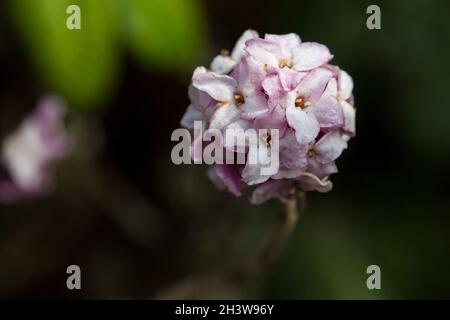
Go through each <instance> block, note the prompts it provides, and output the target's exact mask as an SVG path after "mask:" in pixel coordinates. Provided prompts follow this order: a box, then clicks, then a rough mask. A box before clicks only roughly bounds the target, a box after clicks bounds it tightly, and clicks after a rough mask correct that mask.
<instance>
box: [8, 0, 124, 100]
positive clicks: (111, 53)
mask: <svg viewBox="0 0 450 320" xmlns="http://www.w3.org/2000/svg"><path fill="white" fill-rule="evenodd" d="M72 4H74V5H78V6H79V7H80V9H81V29H80V30H69V29H68V28H67V26H66V20H67V18H68V17H69V16H70V15H69V14H67V13H66V9H67V7H68V6H69V5H72ZM10 5H11V9H12V10H13V17H14V20H15V22H16V23H17V26H18V27H19V29H20V34H21V36H22V37H23V40H24V43H25V45H26V48H27V49H28V53H29V57H30V58H31V59H32V60H33V63H34V65H35V66H36V69H37V72H38V74H39V76H41V77H42V79H43V80H44V81H45V82H46V84H47V85H48V87H49V89H51V90H54V91H56V92H58V93H60V94H62V95H63V96H64V97H65V98H66V99H67V100H68V101H69V104H70V105H71V106H72V107H82V108H93V107H96V106H98V105H99V104H100V103H101V102H102V100H103V99H104V98H105V97H106V96H107V95H108V93H109V91H110V90H111V89H112V88H113V85H114V82H115V80H116V73H117V71H118V70H117V69H118V57H119V50H117V45H118V38H119V37H118V36H119V30H118V28H117V27H118V23H117V22H118V16H117V12H115V11H114V10H115V9H117V7H114V6H112V5H111V2H110V1H109V0H11V1H10Z"/></svg>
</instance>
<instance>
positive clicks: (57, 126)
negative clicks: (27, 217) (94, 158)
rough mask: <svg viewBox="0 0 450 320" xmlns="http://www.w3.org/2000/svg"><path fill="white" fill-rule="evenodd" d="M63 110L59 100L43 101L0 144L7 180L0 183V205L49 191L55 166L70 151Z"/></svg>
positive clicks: (45, 99) (48, 98) (47, 98)
mask: <svg viewBox="0 0 450 320" xmlns="http://www.w3.org/2000/svg"><path fill="white" fill-rule="evenodd" d="M64 110H65V108H64V105H63V103H62V101H61V100H60V99H59V98H57V97H46V98H44V99H43V100H41V101H40V102H39V104H38V106H37V108H36V110H35V111H34V112H33V113H32V114H31V115H30V116H29V117H28V118H26V119H25V120H24V121H23V123H22V124H21V125H20V126H19V128H18V129H17V130H16V131H15V132H13V133H12V134H11V135H10V136H8V137H7V138H6V139H5V140H4V141H3V144H2V148H1V161H2V164H3V165H4V167H5V168H6V169H7V172H8V174H9V179H6V180H1V181H0V201H2V202H13V201H17V200H22V199H26V198H32V197H36V196H44V195H47V194H48V193H49V192H50V191H51V190H52V188H53V184H54V183H53V168H54V165H55V164H56V163H57V162H59V161H60V160H61V159H62V158H64V157H65V156H66V155H67V153H68V151H69V145H68V142H67V137H66V132H65V128H64V126H63V122H62V118H63V116H64Z"/></svg>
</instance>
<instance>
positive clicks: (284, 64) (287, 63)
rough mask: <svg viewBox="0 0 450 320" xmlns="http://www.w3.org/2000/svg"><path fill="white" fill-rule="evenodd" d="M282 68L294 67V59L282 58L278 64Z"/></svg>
mask: <svg viewBox="0 0 450 320" xmlns="http://www.w3.org/2000/svg"><path fill="white" fill-rule="evenodd" d="M278 66H279V67H280V69H283V68H284V67H288V68H292V61H291V60H290V59H282V60H281V61H280V63H279V65H278Z"/></svg>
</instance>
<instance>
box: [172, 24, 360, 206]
mask: <svg viewBox="0 0 450 320" xmlns="http://www.w3.org/2000/svg"><path fill="white" fill-rule="evenodd" d="M332 58H333V56H332V54H331V53H330V51H329V50H328V48H327V47H326V46H324V45H322V44H318V43H312V42H302V41H301V40H300V37H299V36H298V35H296V34H292V33H291V34H286V35H271V34H267V35H265V37H264V38H260V37H259V35H258V33H257V32H255V31H252V30H248V31H246V32H244V34H243V35H242V36H241V38H240V39H239V40H238V42H237V44H236V45H235V48H234V49H233V50H232V53H231V55H229V54H228V53H226V52H223V53H222V54H221V55H219V56H217V57H216V58H215V59H214V61H213V62H212V64H211V69H210V70H208V69H206V68H204V67H199V68H197V69H196V70H195V71H194V74H193V76H192V83H191V86H190V88H189V97H190V100H191V105H190V106H189V107H188V109H187V111H186V113H185V115H184V116H183V119H182V121H181V124H182V126H183V127H185V128H187V129H192V128H193V127H194V121H202V124H203V128H204V129H205V130H207V129H217V130H221V131H222V132H224V131H225V130H226V129H230V128H232V129H236V128H240V129H243V130H246V129H249V128H252V129H256V130H261V129H265V130H270V129H277V130H278V137H277V138H278V139H279V143H278V145H279V148H278V149H277V152H278V154H279V167H278V170H277V171H276V172H273V173H270V174H263V173H261V170H258V169H259V168H260V166H258V164H256V165H255V164H253V163H250V162H249V159H250V155H249V153H250V150H252V144H251V143H246V144H245V147H246V148H245V150H244V151H243V152H244V153H245V156H246V157H245V159H246V162H245V163H244V164H225V162H224V163H220V164H215V165H213V166H211V167H210V168H209V171H208V175H209V177H210V178H211V180H212V181H213V182H214V184H215V185H216V186H217V187H219V188H221V189H226V190H228V191H230V192H231V193H233V194H234V195H236V196H240V195H241V190H242V188H244V187H245V186H250V185H253V186H255V189H254V190H253V194H252V195H251V197H250V202H251V203H254V204H259V203H262V202H264V201H266V200H268V199H270V198H273V197H279V198H282V199H283V198H287V197H290V196H292V194H293V193H292V190H293V189H294V190H300V191H311V190H315V191H319V192H327V191H330V190H331V189H332V183H331V181H330V175H332V174H333V173H336V172H337V167H336V164H335V161H336V159H337V158H338V157H339V156H340V155H341V153H342V152H343V150H344V149H346V148H347V142H348V140H349V139H350V138H351V137H353V136H354V135H355V108H354V106H353V104H354V103H353V95H352V90H353V80H352V78H351V77H350V76H349V75H348V74H347V73H346V72H345V71H343V70H341V69H340V68H338V67H336V66H333V65H330V64H329V62H330V60H331V59H332ZM258 139H259V140H258V141H264V143H262V145H263V146H264V148H266V149H268V148H269V147H270V146H271V143H272V142H273V141H272V140H271V139H272V137H271V136H270V135H269V134H266V133H265V134H262V135H258ZM223 147H224V148H225V149H227V150H228V152H230V150H231V151H232V152H235V153H237V152H239V151H237V150H235V149H232V148H231V149H230V148H229V147H228V146H227V145H224V146H223ZM240 152H242V150H241V151H240Z"/></svg>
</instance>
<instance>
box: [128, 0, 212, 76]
mask: <svg viewBox="0 0 450 320" xmlns="http://www.w3.org/2000/svg"><path fill="white" fill-rule="evenodd" d="M126 3H127V9H128V10H127V22H128V31H129V36H128V37H129V41H130V45H131V49H132V52H133V53H134V54H135V55H136V56H137V57H138V58H139V59H140V60H141V61H142V62H144V63H145V64H146V65H148V66H149V67H153V68H159V69H164V70H169V71H172V70H175V69H177V68H180V67H181V68H185V67H189V68H190V67H192V65H193V63H194V62H193V58H194V57H195V55H196V54H198V52H199V51H200V48H201V44H202V40H203V39H204V34H203V30H204V27H203V15H202V12H201V10H200V6H199V5H198V3H197V1H195V0H151V1H148V0H133V1H127V2H126Z"/></svg>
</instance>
